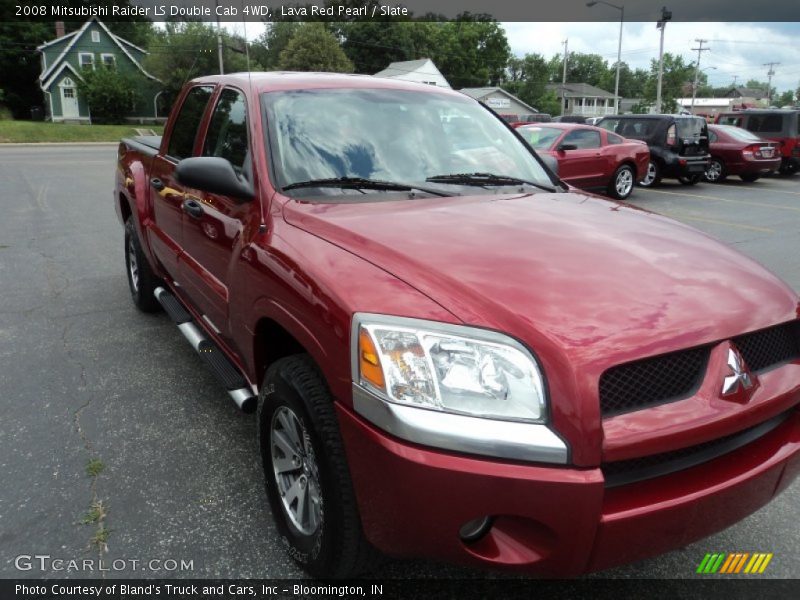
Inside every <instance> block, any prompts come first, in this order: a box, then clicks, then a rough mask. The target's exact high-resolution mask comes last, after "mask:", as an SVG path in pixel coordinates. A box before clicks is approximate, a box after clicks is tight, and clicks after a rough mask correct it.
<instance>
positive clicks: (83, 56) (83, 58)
mask: <svg viewBox="0 0 800 600" xmlns="http://www.w3.org/2000/svg"><path fill="white" fill-rule="evenodd" d="M78 61H79V62H80V65H81V69H88V68H92V69H94V54H92V53H91V52H81V53H80V54H79V55H78Z"/></svg>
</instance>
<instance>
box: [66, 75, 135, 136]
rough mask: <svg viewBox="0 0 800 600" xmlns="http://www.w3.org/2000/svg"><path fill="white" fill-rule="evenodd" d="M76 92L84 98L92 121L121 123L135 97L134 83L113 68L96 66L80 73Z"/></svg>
mask: <svg viewBox="0 0 800 600" xmlns="http://www.w3.org/2000/svg"><path fill="white" fill-rule="evenodd" d="M81 75H82V76H83V81H79V82H78V93H79V94H80V95H81V96H82V97H83V98H85V99H86V102H87V103H88V105H89V111H90V112H91V115H92V121H94V122H97V123H122V122H123V121H124V119H125V115H126V114H127V113H128V112H130V109H131V107H132V106H133V102H134V100H135V98H136V84H135V83H134V82H133V80H132V79H131V78H130V77H128V76H127V75H123V74H121V73H119V72H118V71H116V70H115V69H106V68H98V69H96V70H94V71H92V70H85V71H84V72H83V73H81Z"/></svg>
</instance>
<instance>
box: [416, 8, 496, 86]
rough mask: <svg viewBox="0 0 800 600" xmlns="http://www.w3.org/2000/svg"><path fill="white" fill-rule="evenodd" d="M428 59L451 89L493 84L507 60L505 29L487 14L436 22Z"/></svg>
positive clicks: (465, 15)
mask: <svg viewBox="0 0 800 600" xmlns="http://www.w3.org/2000/svg"><path fill="white" fill-rule="evenodd" d="M436 25H438V37H435V38H434V43H435V47H434V48H432V52H431V56H430V58H432V59H433V61H434V62H435V63H436V65H437V66H438V67H439V70H440V71H441V72H442V74H443V75H444V76H445V77H446V78H447V80H448V81H449V82H450V85H451V86H453V88H456V89H458V88H462V87H473V86H483V85H487V84H488V85H497V84H499V83H500V81H502V79H503V77H504V75H505V69H506V65H507V64H508V60H509V58H510V57H511V50H510V48H509V46H508V40H507V39H506V33H505V30H504V29H503V28H502V26H501V25H500V24H499V23H498V22H497V21H495V20H493V19H491V17H488V16H487V15H472V14H470V13H463V14H461V15H459V16H458V17H456V19H455V20H454V21H448V22H445V23H437V24H436Z"/></svg>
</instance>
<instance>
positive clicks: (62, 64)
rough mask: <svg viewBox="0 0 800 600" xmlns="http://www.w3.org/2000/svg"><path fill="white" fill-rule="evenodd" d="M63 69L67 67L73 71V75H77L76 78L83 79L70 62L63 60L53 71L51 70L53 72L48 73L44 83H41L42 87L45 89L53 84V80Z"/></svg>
mask: <svg viewBox="0 0 800 600" xmlns="http://www.w3.org/2000/svg"><path fill="white" fill-rule="evenodd" d="M64 69H69V70H70V71H72V73H73V75H75V77H77V78H78V79H80V80H81V81H83V77H81V74H80V73H78V71H77V70H76V69H75V67H73V66H72V65H71V64H69V63H68V62H66V61H65V62H62V63H61V66H60V67H58V68H57V69H56V70H55V71H53V73H52V74H51V75H50V77H48V78H47V80H46V81H45V82H44V83H42V89H43V90H46V89H47V88H49V87H50V86H51V85H52V84H53V81H55V79H56V78H57V77H58V76H59V75H61V73H62V72H63V71H64Z"/></svg>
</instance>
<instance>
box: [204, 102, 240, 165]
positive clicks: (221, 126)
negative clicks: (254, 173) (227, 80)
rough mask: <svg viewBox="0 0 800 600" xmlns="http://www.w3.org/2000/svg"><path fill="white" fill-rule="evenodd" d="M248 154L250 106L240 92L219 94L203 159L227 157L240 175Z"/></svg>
mask: <svg viewBox="0 0 800 600" xmlns="http://www.w3.org/2000/svg"><path fill="white" fill-rule="evenodd" d="M248 154H249V146H248V143H247V105H246V104H245V101H244V96H243V95H242V93H241V92H238V91H237V90H234V89H230V88H228V89H225V90H223V91H222V94H220V96H219V101H218V102H217V106H216V108H215V109H214V114H213V116H212V117H211V122H210V123H209V125H208V133H207V134H206V141H205V143H204V144H203V156H219V157H221V158H225V159H227V160H228V161H230V163H231V164H232V165H233V168H234V169H236V171H237V172H241V171H242V170H243V169H244V168H245V161H246V159H247V156H248Z"/></svg>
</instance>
